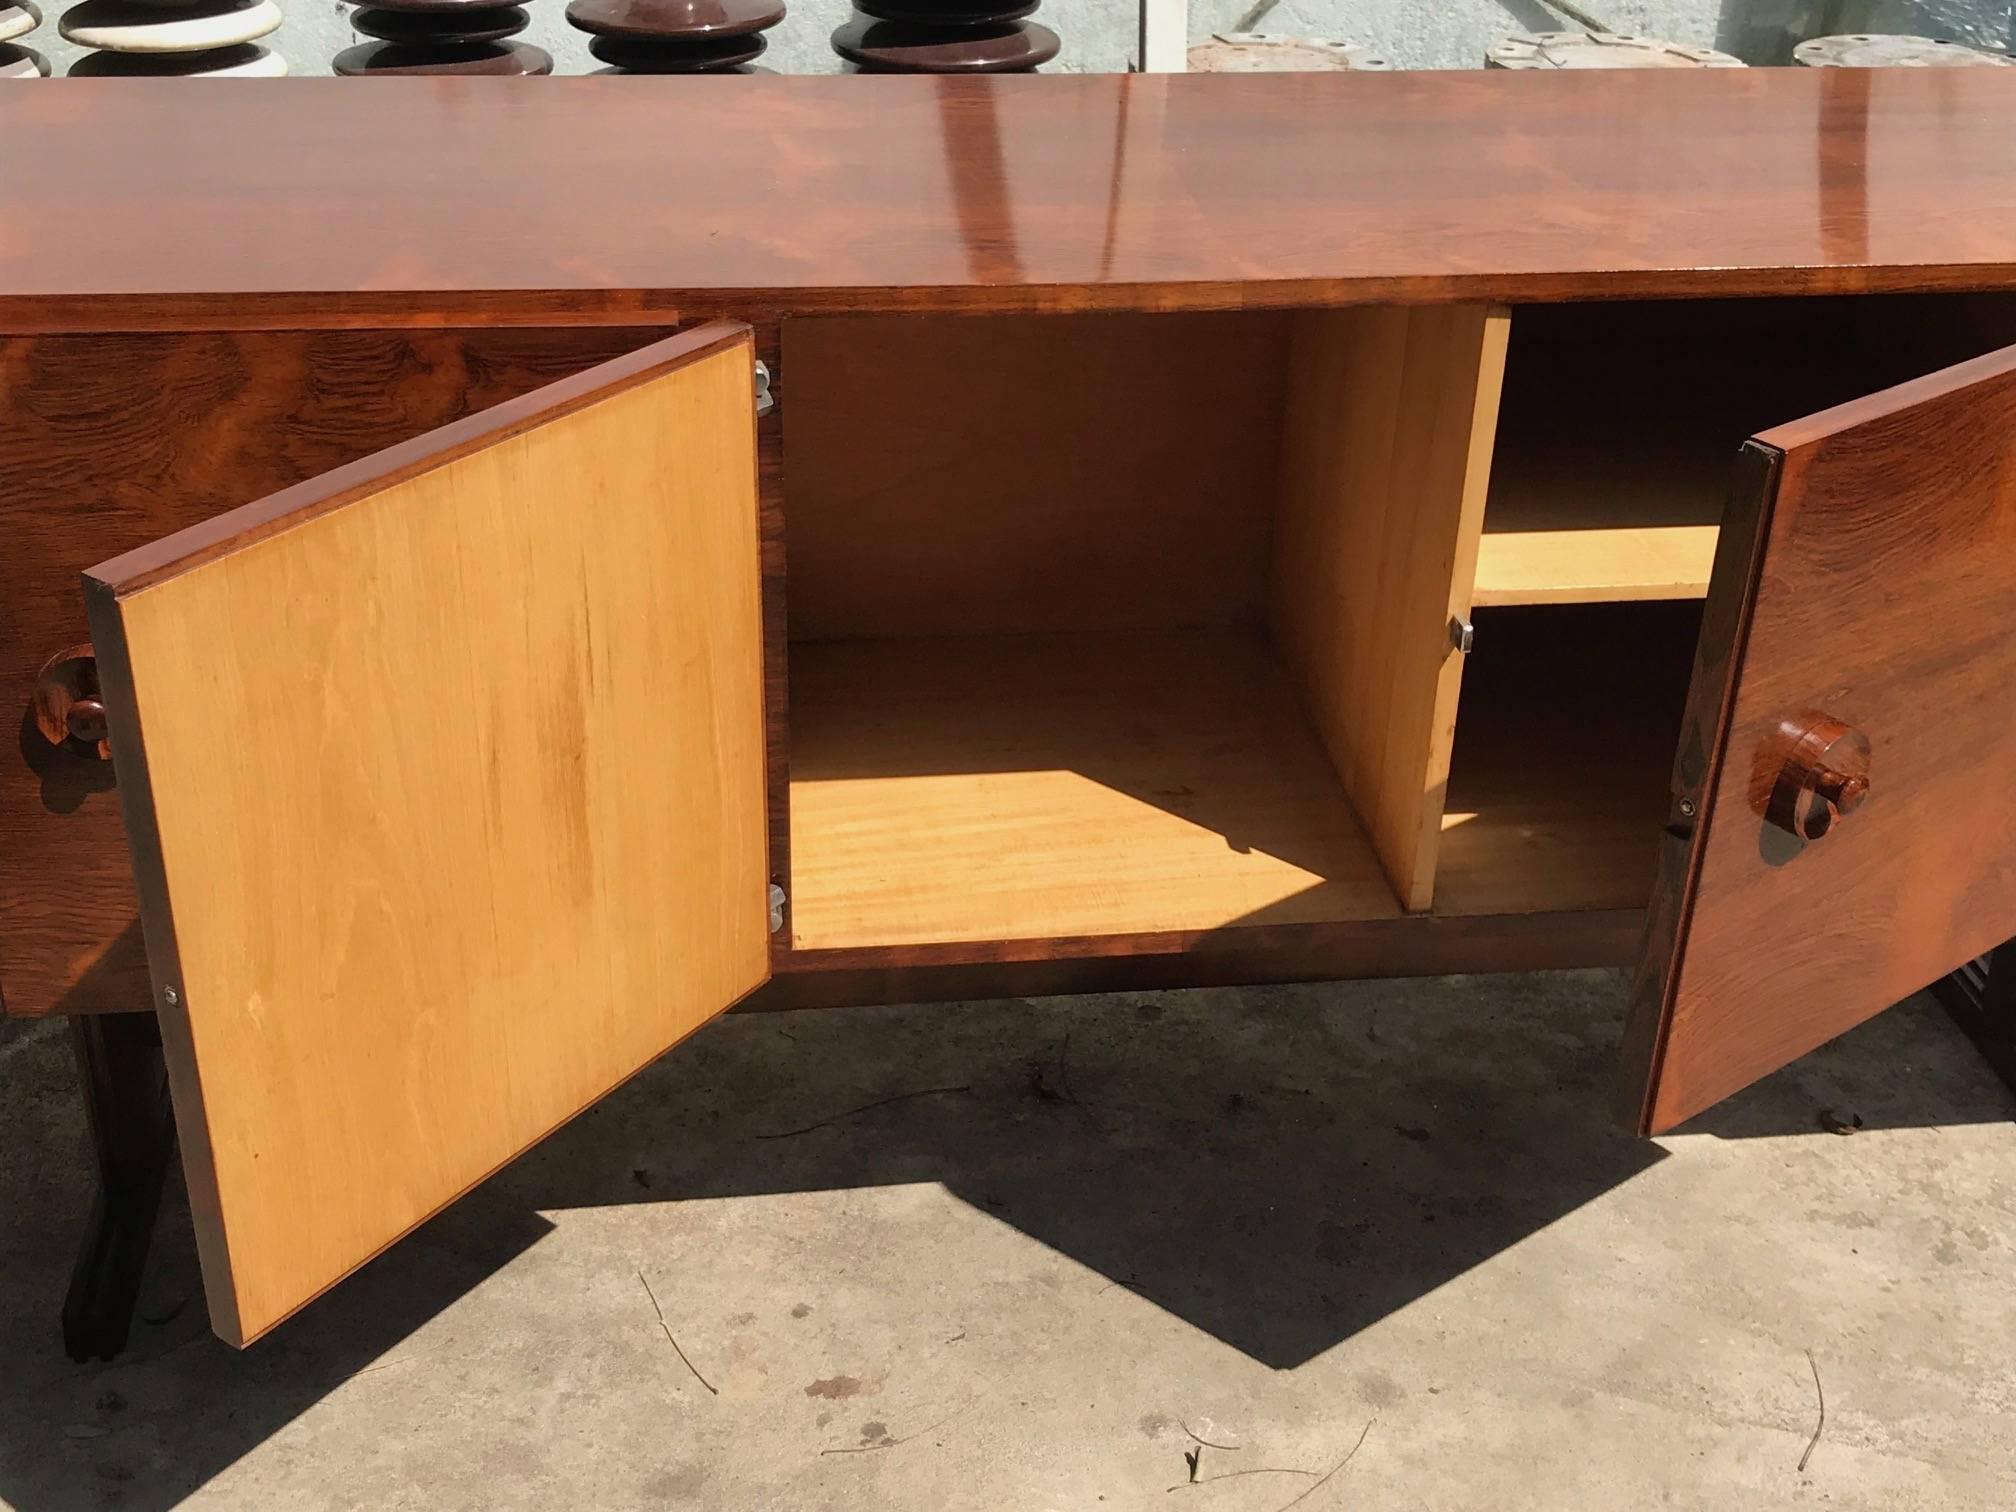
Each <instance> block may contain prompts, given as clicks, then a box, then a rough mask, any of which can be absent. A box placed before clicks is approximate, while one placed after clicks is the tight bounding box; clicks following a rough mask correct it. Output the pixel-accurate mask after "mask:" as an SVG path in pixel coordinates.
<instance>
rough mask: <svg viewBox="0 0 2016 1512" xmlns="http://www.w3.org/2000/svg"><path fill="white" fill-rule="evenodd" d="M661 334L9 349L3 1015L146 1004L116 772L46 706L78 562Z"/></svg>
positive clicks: (2, 404) (78, 626)
mask: <svg viewBox="0 0 2016 1512" xmlns="http://www.w3.org/2000/svg"><path fill="white" fill-rule="evenodd" d="M665 334H667V332H666V329H665V327H663V326H650V325H647V326H641V327H620V326H619V327H572V328H555V327H542V328H536V329H518V330H508V329H503V330H442V331H325V332H315V331H272V332H244V333H237V334H229V333H209V334H201V333H196V334H188V335H172V336H171V335H134V336H91V337H43V338H34V339H29V338H23V339H17V340H11V341H5V342H0V415H4V418H0V478H4V479H5V486H4V487H0V541H4V542H5V546H4V549H0V698H4V700H5V707H6V709H7V710H8V716H7V717H8V726H7V729H8V737H7V741H6V744H5V745H4V746H0V921H4V923H0V1005H4V1007H5V1009H6V1011H7V1012H8V1013H10V1014H27V1015H36V1014H45V1013H54V1012H63V1013H101V1012H117V1011H120V1010H128V1011H130V1010H132V1009H135V1008H139V1007H144V1006H145V1004H146V1002H147V969H146V962H145V960H144V958H143V956H142V953H141V949H140V933H139V928H138V925H137V923H136V913H135V909H136V903H135V899H134V894H133V880H132V863H131V861H130V860H129V859H128V857H127V854H126V833H125V829H124V826H123V825H122V823H121V821H120V817H119V799H118V794H117V793H116V791H115V790H114V788H113V780H114V775H115V774H114V772H113V770H112V767H111V765H110V763H107V762H101V761H98V760H96V759H94V758H93V757H92V756H91V755H90V753H88V752H84V751H78V750H75V749H60V748H57V747H53V746H51V745H50V744H49V743H48V741H46V740H45V739H44V738H43V737H42V735H41V732H40V731H39V730H38V729H37V728H36V726H35V721H34V692H35V684H36V678H37V675H38V673H39V671H40V669H41V666H42V664H43V663H44V662H45V661H46V660H47V659H48V658H49V657H51V656H54V655H56V654H57V653H59V652H61V651H65V650H67V649H69V648H70V647H71V646H73V645H75V644H77V643H78V642H82V641H84V640H86V639H87V638H88V634H89V630H88V626H87V625H86V622H85V614H84V599H83V595H82V594H81V593H80V592H79V590H78V573H79V572H81V571H82V570H83V569H84V568H85V567H87V566H89V565H90V564H91V563H93V562H96V561H102V560H104V559H105V558H107V557H110V556H116V555H117V554H119V553H120V552H122V551H129V550H131V549H133V548H134V547H136V546H140V545H143V544H145V543H146V542H148V541H150V540H153V539H155V538H156V537H158V536H163V535H168V534H171V533H172V532H174V531H177V530H180V529H183V528H184V527H186V526H189V525H193V524H195V523H197V522H198V521H199V520H204V519H208V518H209V517H211V516H213V515H217V514H221V513H223V512H224V511H225V510H227V509H232V508H235V507H237V506H238V505H241V504H244V503H245V502H247V501H248V500H251V499H257V498H261V497H263V496H264V495H266V494H269V493H273V492H275V491H276V490H279V489H282V488H287V487H290V486H291V485H293V484H296V483H300V482H302V481H303V480H304V479H307V478H312V477H314V476H316V475H317V474H319V473H322V472H326V471H327V470H328V469H330V468H333V467H339V466H342V465H343V464H345V463H349V462H354V461H356V460H357V459H358V458H359V457H363V456H366V455H368V454H370V453H371V452H374V451H377V450H379V449H381V448H383V447H387V446H390V445H393V444H394V443H397V442H400V441H405V440H408V439H410V438H411V437H413V436H415V435H418V434H420V433H421V432H424V431H428V430H431V429H433V428H434V427H436V426H439V425H444V424H447V423H448V422H449V421H451V420H456V419H460V418H461V417H463V416H465V415H468V414H471V413H473V412H475V411H477V410H480V409H483V408H486V407H488V406H490V405H493V404H499V403H502V402H503V401H505V400H508V399H512V398H515V397H517V396H518V395H520V394H523V393H525V392H527V391H528V390H530V389H533V388H537V387H538V386H539V385H541V384H543V383H550V382H552V381H554V380H555V379H559V378H563V377H566V376H567V375H569V374H571V373H575V372H578V371H579V370H580V369H582V368H584V367H588V366H590V365H592V364H594V363H596V362H600V361H604V360H606V359H608V358H612V357H615V356H618V355H620V354H622V353H624V352H628V351H631V350H633V349H635V348H636V347H639V346H643V345H645V344H647V343H648V342H650V341H652V340H653V339H656V338H658V337H661V336H663V335H665ZM773 427H774V422H766V425H765V428H766V429H769V428H773ZM780 566H781V564H780Z"/></svg>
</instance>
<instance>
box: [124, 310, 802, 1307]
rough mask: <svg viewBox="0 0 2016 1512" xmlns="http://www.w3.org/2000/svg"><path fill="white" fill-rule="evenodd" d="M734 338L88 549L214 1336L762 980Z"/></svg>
mask: <svg viewBox="0 0 2016 1512" xmlns="http://www.w3.org/2000/svg"><path fill="white" fill-rule="evenodd" d="M751 360H752V358H751V351H750V344H749V333H748V331H747V330H746V328H736V327H722V326H716V327H708V328H703V329H702V330H699V331H696V332H692V333H688V334H687V335H685V336H680V337H675V338H673V339H671V340H668V341H665V342H661V343H658V344H657V345H655V346H653V347H649V348H646V349H645V350H643V351H642V352H639V353H635V354H632V355H631V356H629V357H626V358H623V359H618V360H617V361H614V362H611V363H607V364H604V365H602V366H601V367H599V368H594V369H590V370H589V371H587V372H586V373H583V374H580V375H577V376H576V377H575V378H573V379H570V380H565V381H563V382H561V383H559V384H555V385H552V386H551V387H549V388H548V389H545V390H541V391H539V392H537V393H534V394H532V395H528V396H526V397H525V398H523V399H520V400H517V401H512V402H510V403H506V404H503V405H499V406H497V407H495V408H494V409H492V410H490V411H487V412H485V413H483V414H481V415H478V416H475V417H472V418H471V419H469V420H465V421H462V422H459V423H457V424H455V425H451V426H448V427H445V428H444V429H443V430H441V431H439V432H436V433H435V434H434V435H433V436H431V437H427V438H422V439H420V440H418V441H415V442H412V443H408V444H406V445H403V446H400V447H396V448H393V449H392V450H391V451H388V452H386V453H383V454H381V455H380V456H378V457H375V458H371V459H367V460H365V461H364V462H361V463H357V464H353V465H352V466H350V467H347V468H341V469H337V470H336V471H335V472H334V473H331V474H329V475H327V476H325V477H324V478H322V479H318V480H316V481H315V482H312V483H310V484H306V485H303V486H301V487H299V488H296V489H292V490H288V491H287V492H285V493H282V494H280V495H277V496H275V497H274V498H273V499H271V500H267V501H264V502H263V503H261V504H259V505H253V506H248V507H247V508H245V509H242V510H238V511H234V512H233V513H232V514H231V515H228V516H225V517H223V518H222V520H221V521H216V522H210V523H208V524H205V525H200V526H196V527H193V528H192V529H190V530H187V531H184V532H182V533H180V534H179V535H178V536H175V537H172V538H170V539H169V540H167V541H164V542H161V543H158V544H157V545H155V546H152V547H147V548H142V549H141V550H138V551H135V552H131V553H128V554H127V555H126V556H124V557H121V558H118V559H116V560H114V561H112V562H109V563H106V564H104V565H102V566H101V567H99V568H97V569H94V571H93V573H92V574H91V576H90V579H89V584H90V589H91V622H92V630H93V639H94V641H95V642H96V644H97V645H98V647H99V653H100V658H101V666H102V667H103V669H104V679H103V680H104V684H105V688H106V695H107V702H108V706H109V707H110V708H111V710H112V716H113V743H114V752H115V760H116V761H117V762H118V763H119V765H120V768H121V774H122V781H121V788H120V792H121V798H122V802H123V805H124V808H125V813H126V817H127V823H128V828H129V830H130V831H131V832H132V835H133V844H134V851H135V856H136V870H137V872H138V876H139V883H140V890H141V896H142V899H143V913H142V917H143V922H144V925H145V929H146V935H147V944H148V954H149V958H150V960H151V962H152V963H153V967H154V975H155V986H156V1002H157V1004H158V1005H159V1008H160V1013H161V1021H162V1033H163V1043H164V1046H165V1049H166V1052H167V1057H168V1062H169V1068H170V1075H171V1078H172V1081H173V1085H174V1096H175V1107H176V1116H177V1123H178V1128H179V1131H180V1134H181V1138H182V1142H183V1147H184V1150H185V1152H186V1156H187V1166H188V1171H189V1176H190V1187H191V1193H192V1202H193V1205H194V1206H195V1208H196V1214H197V1231H198V1243H199V1248H200V1250H201V1252H202V1258H203V1270H204V1277H205V1284H206V1288H207V1290H208V1292H209V1298H210V1305H211V1316H212V1322H213V1325H214V1326H215V1327H216V1329H217V1331H218V1333H219V1334H220V1335H221V1336H222V1337H224V1338H225V1339H226V1340H227V1341H229V1342H231V1343H234V1344H243V1343H246V1342H248V1341H249V1340H251V1339H253V1338H256V1337H257V1336H258V1335H259V1334H261V1333H262V1332H264V1331H265V1330H266V1329H268V1328H270V1327H272V1326H273V1325H274V1324H275V1323H276V1322H278V1321H279V1320H280V1319H282V1318H284V1317H285V1316H287V1314H289V1313H290V1312H292V1311H293V1310H294V1309H295V1308H297V1307H299V1306H301V1305H302V1304H303V1303H305V1302H306V1301H308V1300H309V1299H310V1298H312V1297H313V1296H315V1295H316V1294H317V1293H319V1292H320V1291H322V1290H323V1289H324V1288H325V1287H327V1286H329V1285H330V1284H332V1283H333V1282H334V1281H336V1280H337V1279H339V1278H340V1277H341V1276H343V1275H344V1274H346V1273H348V1272H349V1271H350V1270H352V1269H354V1268H355V1267H356V1266H358V1265H360V1264H362V1263H363V1262H364V1261H365V1260H367V1259H368V1258H370V1256H371V1255H372V1254H374V1253H376V1252H377V1251H378V1250H380V1249H382V1248H383V1247H384V1246H385V1245H387V1244H389V1243H391V1242H392V1241H393V1240H395V1239H397V1238H398V1237H399V1236H400V1235H402V1234H404V1233H405V1232H407V1231H408V1230H410V1229H411V1228H413V1227H414V1226H415V1225H416V1224H418V1223H420V1222H422V1221H423V1220H424V1219H426V1218H427V1217H428V1216H429V1215H430V1214H431V1213H433V1212H435V1211H437V1210H438V1209H439V1208H440V1207H442V1206H443V1205H444V1204H446V1203H447V1202H449V1201H452V1200H453V1199H454V1198H455V1197H456V1196H458V1195H459V1194H460V1193H462V1192H464V1191H466V1190H467V1189H468V1188H469V1187H471V1186H472V1185H474V1184H475V1183H476V1182H477V1181H480V1180H481V1179H482V1178H483V1177H484V1176H485V1175H487V1174H489V1173H490V1172H491V1171H493V1170H495V1169H496V1168H497V1167H498V1166H499V1165H501V1164H502V1163H503V1162H505V1161H506V1160H509V1159H510V1158H511V1157H512V1156H514V1155H515V1154H517V1153H518V1152H519V1151H520V1150H522V1149H524V1148H525V1147H526V1146H527V1145H529V1144H530V1143H532V1142H533V1141H535V1140H536V1139H538V1138H540V1137H541V1136H543V1135H544V1134H546V1133H547V1132H549V1131H550V1130H551V1129H553V1128H554V1127H556V1126H557V1125H558V1124H560V1123H561V1122H563V1121H564V1120H566V1119H567V1118H570V1117H572V1116H573V1115H574V1114H575V1113H577V1112H579V1111H580V1110H581V1109H582V1108H584V1107H586V1106H587V1105H588V1104H590V1103H591V1102H593V1101H594V1100H595V1099H596V1098H598V1097H600V1096H601V1095H602V1094H603V1093H605V1092H607V1091H608V1090H610V1088H611V1087H613V1086H614V1085H616V1084H617V1083H619V1082H621V1081H622V1080H624V1079H625V1078H627V1077H628V1076H629V1075H630V1074H631V1073H632V1072H634V1071H635V1070H637V1069H638V1068H639V1067H640V1066H642V1065H644V1064H645V1063H646V1062H648V1061H649V1060H650V1059H651V1058H652V1057H654V1056H656V1055H657V1054H659V1053H660V1052H662V1051H663V1050H664V1049H666V1048H667V1047H668V1046H669V1045H671V1044H672V1043H674V1042H675V1041H677V1040H679V1039H681V1038H683V1037H684V1036H685V1035H686V1034H687V1033H689V1032H690V1031H691V1030H693V1029H694V1028H696V1027H697V1026H698V1025H699V1024H701V1023H702V1022H704V1021H705V1020H706V1019H707V1018H709V1017H711V1016H712V1015H713V1014H715V1013H717V1012H719V1011H720V1010H721V1009H723V1008H725V1007H727V1006H728V1005H729V1004H730V1003H731V1002H733V1001H734V1000H735V999H736V998H738V997H740V996H741V995H743V994H744V993H746V992H747V991H749V990H750V989H751V988H752V987H754V986H756V985H757V984H758V983H759V982H760V981H762V980H763V978H764V977H765V976H766V975H767V971H768V953H769V938H768V928H767V922H766V918H765V913H766V910H765V906H764V890H765V879H766V872H767V865H768V862H767V856H766V854H765V844H764V833H765V802H764V797H765V783H764V769H763V741H764V726H763V710H762V671H763V664H762V654H761V613H760V596H759V595H760V588H759V566H758V530H757V518H756V478H755V472H756V468H755V462H756V459H755V439H754V431H755V427H754V423H753V420H752V404H751V390H750V364H751ZM416 690H420V692H421V694H423V695H424V696H421V697H419V699H418V701H417V702H416ZM220 727H221V728H223V729H226V730H229V731H231V732H232V736H231V738H230V739H229V740H227V741H224V742H222V743H220V742H219V741H218V740H217V739H216V738H215V731H216V730H217V729H218V728H220Z"/></svg>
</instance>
